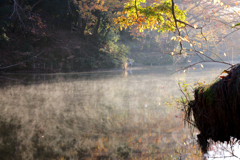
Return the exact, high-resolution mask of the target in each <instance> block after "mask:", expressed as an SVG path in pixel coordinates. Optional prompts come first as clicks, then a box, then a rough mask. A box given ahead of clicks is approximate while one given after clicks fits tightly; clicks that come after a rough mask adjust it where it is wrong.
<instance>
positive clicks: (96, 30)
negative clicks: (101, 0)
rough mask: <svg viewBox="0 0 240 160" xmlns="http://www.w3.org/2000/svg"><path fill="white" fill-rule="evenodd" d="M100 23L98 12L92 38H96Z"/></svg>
mask: <svg viewBox="0 0 240 160" xmlns="http://www.w3.org/2000/svg"><path fill="white" fill-rule="evenodd" d="M100 21H101V15H100V12H98V15H97V25H96V27H95V29H94V32H93V37H97V36H98V29H99V26H100Z"/></svg>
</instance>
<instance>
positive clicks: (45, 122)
mask: <svg viewBox="0 0 240 160" xmlns="http://www.w3.org/2000/svg"><path fill="white" fill-rule="evenodd" d="M206 70H207V69H206V68H205V70H203V69H202V70H200V68H199V69H198V70H197V69H196V70H193V69H190V70H188V71H186V72H182V73H176V74H172V75H171V73H172V72H174V71H175V68H173V67H170V66H169V67H149V68H141V69H139V68H138V69H134V68H133V69H131V70H128V71H126V72H124V73H122V72H121V71H108V72H89V73H71V74H41V75H30V74H26V75H24V74H21V75H18V74H6V75H4V76H2V77H0V81H1V86H2V87H1V90H0V102H1V103H0V110H1V112H0V128H1V130H0V142H1V144H0V153H1V154H0V159H141V158H142V159H146V158H150V159H157V158H163V159H173V158H174V157H175V158H179V157H182V158H187V157H189V156H192V157H195V158H197V157H198V158H199V157H201V154H200V151H199V150H198V149H197V146H195V145H196V144H194V143H192V142H193V141H194V139H192V138H191V136H190V133H189V130H188V129H187V128H186V127H184V125H183V121H182V115H181V112H180V111H179V110H178V109H177V107H174V106H168V105H165V102H170V101H172V100H173V98H176V97H179V96H180V95H181V92H180V91H179V89H178V86H177V83H176V80H184V79H186V80H188V81H189V82H190V83H191V82H194V81H196V80H198V79H206V80H207V79H213V78H215V77H216V76H217V75H218V74H219V73H220V72H219V68H215V69H212V70H208V71H206ZM10 83H11V85H9V84H10ZM193 138H194V137H193ZM194 149H195V150H194Z"/></svg>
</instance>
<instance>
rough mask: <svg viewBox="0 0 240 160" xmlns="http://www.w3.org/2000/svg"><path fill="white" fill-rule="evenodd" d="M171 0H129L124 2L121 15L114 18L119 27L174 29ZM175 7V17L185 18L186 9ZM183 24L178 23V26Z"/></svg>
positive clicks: (142, 29) (140, 29) (162, 30)
mask: <svg viewBox="0 0 240 160" xmlns="http://www.w3.org/2000/svg"><path fill="white" fill-rule="evenodd" d="M171 7H172V3H171V0H165V1H164V0H162V1H160V2H159V3H157V2H154V3H151V4H148V3H146V0H130V1H129V2H128V3H126V5H125V7H124V11H123V12H122V14H124V15H122V16H120V17H118V18H116V19H115V22H116V23H119V24H120V29H122V28H125V29H126V28H127V27H130V28H131V27H132V26H134V27H136V28H137V29H138V31H140V32H143V31H144V30H158V31H159V32H165V31H168V30H169V31H175V27H176V25H175V22H174V18H173V15H172V9H171ZM174 7H175V14H176V18H177V19H178V20H181V21H185V19H186V11H183V10H180V9H179V8H178V6H176V5H175V6H174ZM183 26H184V24H181V23H178V27H179V28H181V27H183Z"/></svg>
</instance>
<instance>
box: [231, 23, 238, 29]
mask: <svg viewBox="0 0 240 160" xmlns="http://www.w3.org/2000/svg"><path fill="white" fill-rule="evenodd" d="M237 26H240V23H237V24H235V25H234V26H232V27H231V28H234V27H237Z"/></svg>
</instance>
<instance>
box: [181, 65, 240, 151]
mask: <svg viewBox="0 0 240 160" xmlns="http://www.w3.org/2000/svg"><path fill="white" fill-rule="evenodd" d="M227 72H228V75H227V76H225V77H222V79H218V80H216V81H215V82H214V83H212V84H208V85H205V86H200V87H198V88H196V89H195V91H194V100H192V101H189V102H188V103H187V105H185V107H186V108H185V111H186V114H185V119H186V121H188V122H194V125H195V126H196V127H197V129H198V130H199V131H200V134H199V135H198V142H199V145H200V147H201V149H202V151H203V152H204V153H206V152H207V149H208V146H209V141H208V140H210V139H211V140H212V141H213V142H217V141H220V142H225V141H226V142H229V141H230V138H231V137H235V138H237V139H240V65H236V66H235V67H233V68H232V69H231V70H230V71H227Z"/></svg>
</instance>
